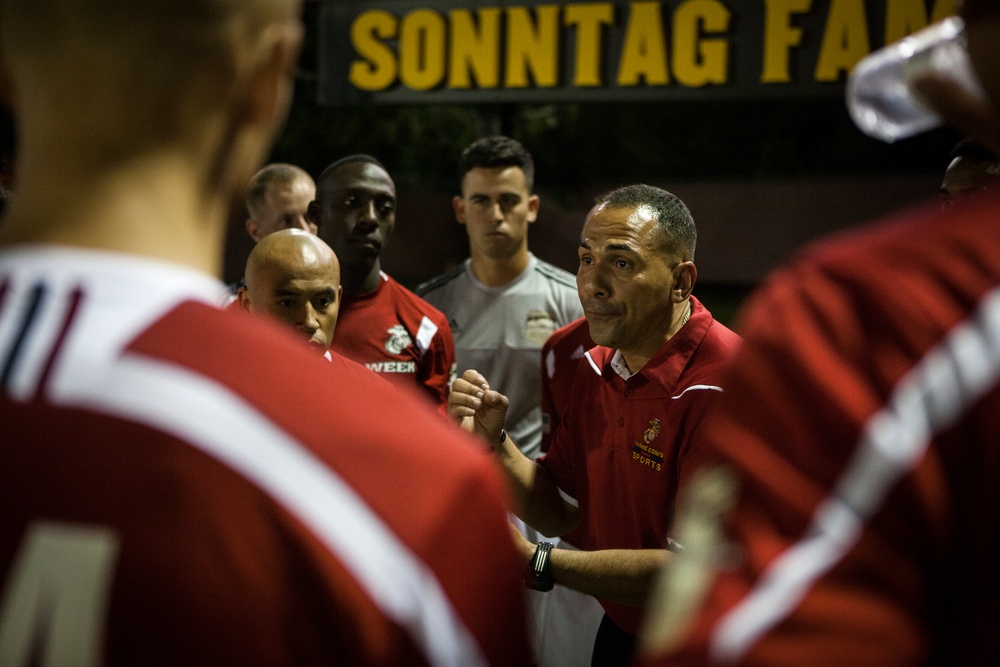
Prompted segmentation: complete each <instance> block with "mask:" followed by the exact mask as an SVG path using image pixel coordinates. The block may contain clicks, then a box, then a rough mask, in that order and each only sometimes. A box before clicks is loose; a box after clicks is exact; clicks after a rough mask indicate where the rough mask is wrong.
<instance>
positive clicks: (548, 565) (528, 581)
mask: <svg viewBox="0 0 1000 667" xmlns="http://www.w3.org/2000/svg"><path fill="white" fill-rule="evenodd" d="M550 551H552V543H551V542H539V543H538V547H537V548H535V555H534V557H532V559H531V562H530V563H528V566H527V567H526V568H524V585H525V586H527V587H528V588H530V589H531V590H533V591H542V592H543V593H545V592H547V591H551V590H552V587H553V586H555V583H556V581H555V579H553V578H552V560H551V558H550V557H549V552H550Z"/></svg>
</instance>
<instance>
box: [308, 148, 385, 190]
mask: <svg viewBox="0 0 1000 667" xmlns="http://www.w3.org/2000/svg"><path fill="white" fill-rule="evenodd" d="M358 162H361V163H364V164H373V165H375V166H376V167H378V168H379V169H381V170H382V171H384V172H385V173H387V174H388V173H389V170H388V169H386V167H385V165H384V164H382V163H381V162H379V161H378V159H377V158H375V157H373V156H371V155H366V154H365V153H357V154H355V155H348V156H347V157H342V158H340V159H339V160H335V161H333V162H331V163H330V164H329V165H327V167H326V169H324V170H323V171H322V173H320V175H319V178H317V179H316V190H317V192H316V198H317V199H319V194H320V192H323V191H325V185H326V181H327V179H329V178H330V177H331V176H333V174H334V173H336V172H337V171H339V170H340V168H341V167H346V166H347V165H349V164H355V163H358Z"/></svg>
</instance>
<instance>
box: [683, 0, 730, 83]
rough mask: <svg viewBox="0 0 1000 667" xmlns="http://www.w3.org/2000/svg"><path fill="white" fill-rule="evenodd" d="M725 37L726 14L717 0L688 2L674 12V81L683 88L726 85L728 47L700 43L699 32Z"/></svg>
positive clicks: (707, 41) (720, 43)
mask: <svg viewBox="0 0 1000 667" xmlns="http://www.w3.org/2000/svg"><path fill="white" fill-rule="evenodd" d="M702 29H704V31H705V32H708V33H724V32H726V30H728V29H729V10H728V9H726V7H725V5H723V4H722V3H721V2H719V1H718V0H688V2H685V3H684V4H683V5H681V6H680V7H678V8H677V10H676V11H675V12H674V49H673V56H674V77H675V78H676V79H677V81H678V82H680V83H682V84H684V85H685V86H691V87H699V86H704V85H705V84H707V83H725V82H726V72H727V69H728V63H729V43H728V42H727V41H726V40H725V39H699V37H700V34H701V30H702Z"/></svg>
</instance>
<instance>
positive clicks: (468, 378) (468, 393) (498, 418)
mask: <svg viewBox="0 0 1000 667" xmlns="http://www.w3.org/2000/svg"><path fill="white" fill-rule="evenodd" d="M509 405H510V401H509V400H507V397H506V396H504V395H503V394H501V393H500V392H498V391H493V390H492V389H490V385H489V382H487V381H486V378H485V377H483V375H482V374H481V373H479V371H475V370H467V371H465V372H464V373H462V376H461V377H459V378H456V379H455V381H454V382H452V383H451V394H450V395H449V396H448V416H449V417H451V418H452V419H454V420H455V421H456V422H458V424H459V426H461V427H462V429H463V430H465V431H468V432H469V433H472V434H473V435H476V436H478V437H480V438H482V439H483V440H484V441H485V442H486V443H487V444H489V445H490V446H491V447H492V446H494V445H496V443H497V441H498V439H499V438H500V431H501V430H502V429H503V426H504V420H505V419H506V418H507V408H508V407H509Z"/></svg>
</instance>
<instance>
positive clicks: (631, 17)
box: [618, 2, 669, 86]
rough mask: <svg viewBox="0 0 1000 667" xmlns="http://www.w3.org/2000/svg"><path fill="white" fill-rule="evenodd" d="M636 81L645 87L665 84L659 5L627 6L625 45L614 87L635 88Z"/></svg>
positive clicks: (664, 52)
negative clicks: (616, 84)
mask: <svg viewBox="0 0 1000 667" xmlns="http://www.w3.org/2000/svg"><path fill="white" fill-rule="evenodd" d="M639 79H645V81H646V85H647V86H662V85H665V84H666V83H668V81H669V75H668V74H667V46H666V44H664V40H663V19H662V18H661V17H660V3H659V2H633V3H631V4H630V5H629V13H628V25H627V26H626V27H625V45H624V46H623V47H622V61H621V63H620V64H619V65H618V85H619V86H637V85H639Z"/></svg>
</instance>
